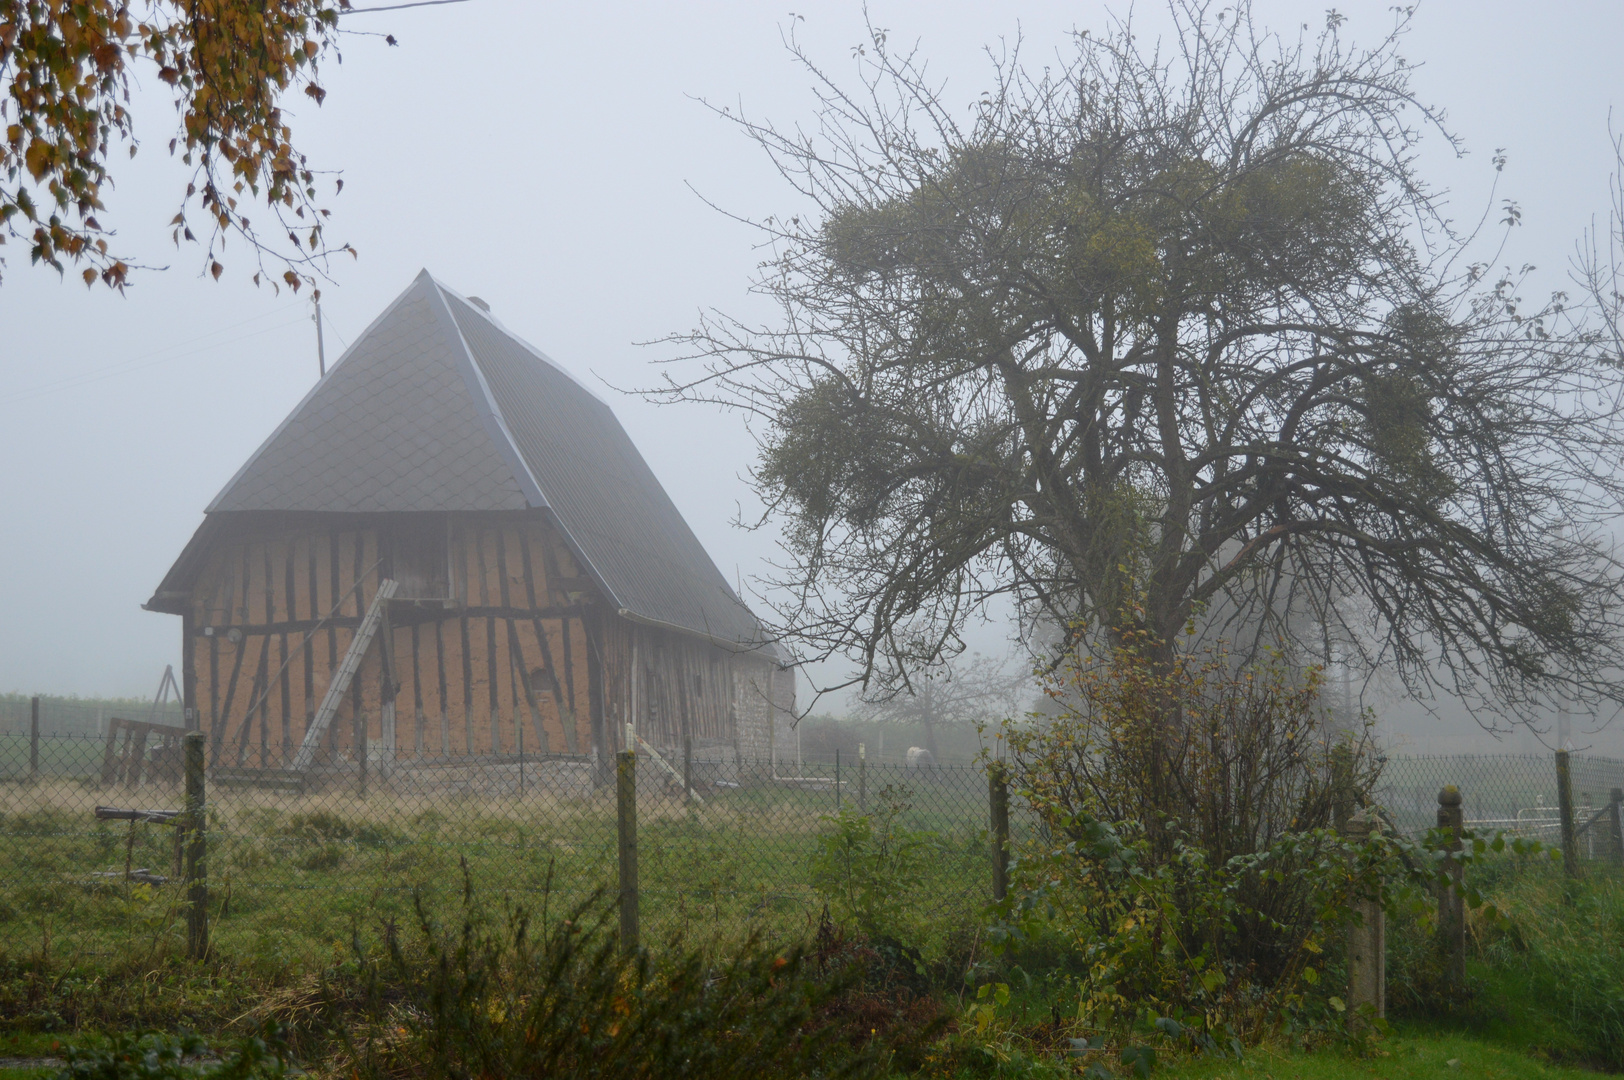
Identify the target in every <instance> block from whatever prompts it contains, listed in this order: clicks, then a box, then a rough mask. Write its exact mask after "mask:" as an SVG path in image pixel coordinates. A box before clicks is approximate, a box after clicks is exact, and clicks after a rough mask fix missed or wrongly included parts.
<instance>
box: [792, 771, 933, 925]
mask: <svg viewBox="0 0 1624 1080" xmlns="http://www.w3.org/2000/svg"><path fill="white" fill-rule="evenodd" d="M908 794H909V793H908V791H907V789H906V788H898V787H895V786H890V785H887V786H886V787H885V789H884V790H882V791H881V792H880V793H879V797H878V802H879V807H880V808H879V809H878V810H877V811H876V812H875V813H873V814H862V813H858V812H857V811H856V810H854V809H851V808H849V807H848V808H845V809H842V810H841V811H840V812H839V813H837V814H829V815H825V816H824V818H823V820H824V821H825V822H827V823H829V824H830V825H832V826H833V829H831V830H830V831H829V832H826V833H824V834H823V835H822V836H820V837H819V838H818V844H817V850H816V853H815V854H814V855H813V858H812V868H811V869H812V887H813V888H815V889H816V890H817V891H818V894H819V895H820V896H821V897H822V898H823V900H824V902H825V903H826V904H828V905H829V907H830V909H831V910H832V912H833V913H834V916H835V918H836V919H837V920H838V921H839V922H840V923H841V924H843V925H848V926H851V927H853V928H855V929H856V931H857V932H858V933H860V934H862V935H863V936H865V937H871V938H896V939H898V940H904V941H910V942H912V941H917V940H918V938H919V933H920V931H921V930H922V927H920V926H918V925H916V924H915V920H914V919H913V918H912V917H911V916H913V915H916V914H917V913H918V912H919V907H918V905H917V904H910V903H909V901H910V900H912V899H914V897H913V896H912V895H911V894H913V893H915V892H916V891H918V890H919V889H920V887H921V886H922V884H923V882H924V879H925V875H926V871H927V870H928V869H929V867H930V865H931V862H932V856H933V854H935V853H936V850H937V849H938V848H939V847H940V842H939V837H937V835H936V834H935V833H933V832H926V831H924V830H920V829H910V828H908V827H907V826H905V825H903V824H902V823H901V822H900V821H899V820H898V818H899V817H900V816H901V815H902V814H903V813H904V812H905V811H906V810H907V809H908V806H907V803H906V802H905V801H904V800H905V799H906V798H907V797H908Z"/></svg>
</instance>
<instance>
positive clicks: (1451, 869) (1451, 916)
mask: <svg viewBox="0 0 1624 1080" xmlns="http://www.w3.org/2000/svg"><path fill="white" fill-rule="evenodd" d="M1465 827H1466V815H1465V812H1464V811H1462V810H1461V794H1460V788H1458V787H1456V786H1455V785H1454V784H1450V785H1448V786H1446V787H1445V788H1444V789H1443V790H1442V791H1440V792H1438V828H1439V829H1441V830H1442V831H1443V832H1444V834H1445V839H1444V850H1445V851H1448V852H1450V853H1451V858H1450V859H1449V860H1448V863H1447V865H1446V867H1445V869H1446V872H1447V873H1448V874H1449V883H1448V884H1447V885H1444V886H1442V887H1441V888H1440V889H1439V890H1438V943H1439V947H1440V948H1441V949H1442V950H1443V957H1444V977H1445V979H1446V981H1448V983H1449V984H1450V986H1451V988H1452V989H1453V990H1454V991H1455V992H1457V993H1459V992H1461V991H1464V990H1465V988H1466V904H1465V895H1464V893H1463V892H1462V890H1461V879H1462V877H1463V875H1464V871H1465V865H1464V864H1463V863H1462V862H1461V861H1460V860H1459V859H1457V858H1454V857H1453V853H1454V852H1457V851H1459V850H1461V830H1462V829H1464V828H1465Z"/></svg>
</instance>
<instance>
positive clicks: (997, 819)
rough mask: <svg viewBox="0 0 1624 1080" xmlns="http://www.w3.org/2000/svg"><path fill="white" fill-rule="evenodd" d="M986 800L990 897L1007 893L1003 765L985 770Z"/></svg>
mask: <svg viewBox="0 0 1624 1080" xmlns="http://www.w3.org/2000/svg"><path fill="white" fill-rule="evenodd" d="M987 800H988V803H989V804H990V806H991V816H992V821H991V823H990V824H991V825H992V898H993V899H994V900H1002V899H1003V898H1004V897H1006V896H1008V895H1009V780H1008V778H1007V777H1006V776H1005V774H1004V766H1003V765H1002V764H1001V763H996V762H995V763H994V764H993V766H992V768H991V769H989V770H988V771H987Z"/></svg>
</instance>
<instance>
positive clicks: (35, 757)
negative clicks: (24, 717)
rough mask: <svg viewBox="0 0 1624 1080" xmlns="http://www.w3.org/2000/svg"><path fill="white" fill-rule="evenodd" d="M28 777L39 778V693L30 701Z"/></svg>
mask: <svg viewBox="0 0 1624 1080" xmlns="http://www.w3.org/2000/svg"><path fill="white" fill-rule="evenodd" d="M28 779H30V780H38V779H39V695H38V694H35V695H34V700H33V701H31V702H29V703H28Z"/></svg>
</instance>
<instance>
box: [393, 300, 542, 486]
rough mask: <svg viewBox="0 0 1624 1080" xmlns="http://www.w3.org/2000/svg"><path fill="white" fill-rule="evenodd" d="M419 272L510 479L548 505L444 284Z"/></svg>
mask: <svg viewBox="0 0 1624 1080" xmlns="http://www.w3.org/2000/svg"><path fill="white" fill-rule="evenodd" d="M421 276H422V277H425V278H427V279H428V283H429V285H430V286H432V288H433V293H434V299H435V300H436V301H438V304H437V305H436V314H437V316H438V317H439V318H441V319H443V320H444V321H445V322H446V323H447V324H449V325H450V327H451V332H452V333H453V334H455V335H456V339H457V344H458V345H459V346H460V347H461V349H462V378H463V383H464V385H465V386H466V387H467V390H468V396H469V398H470V399H471V400H472V401H473V404H474V407H475V409H477V410H479V411H480V419H481V420H483V421H484V422H485V434H486V435H487V436H489V437H490V439H491V441H492V442H494V443H495V444H496V446H497V450H498V452H499V453H500V454H501V455H502V458H503V460H505V461H506V462H507V465H508V468H509V469H511V470H512V471H513V479H514V480H516V481H518V484H519V486H520V488H522V489H524V495H525V499H526V501H528V502H529V503H530V505H531V506H533V507H535V508H536V509H538V510H544V509H547V508H548V507H549V506H550V505H551V504H550V503H549V502H548V501H547V495H546V493H545V492H543V491H542V490H541V484H540V483H538V482H537V481H536V476H535V473H533V472H531V471H530V463H529V462H527V461H525V459H524V455H523V454H522V453H520V452H519V445H518V443H516V442H514V440H513V432H512V431H510V430H509V429H508V424H507V418H506V417H504V416H503V415H502V410H501V407H500V406H498V405H497V404H496V398H495V397H494V396H492V394H491V388H490V384H489V383H488V382H486V380H485V373H484V371H482V370H480V367H479V362H478V361H477V360H475V359H474V350H472V349H470V348H469V347H468V339H467V338H465V337H464V336H463V333H462V327H460V326H458V325H457V317H456V315H454V314H453V313H452V311H451V306H450V305H449V304H447V303H446V300H445V295H444V291H443V290H444V286H442V285H441V284H440V283H439V282H438V281H436V280H435V279H434V276H433V275H432V274H430V273H429V272H428V271H427V270H424V271H423V273H422V275H421Z"/></svg>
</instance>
